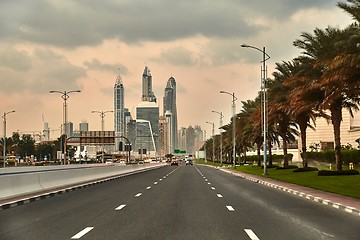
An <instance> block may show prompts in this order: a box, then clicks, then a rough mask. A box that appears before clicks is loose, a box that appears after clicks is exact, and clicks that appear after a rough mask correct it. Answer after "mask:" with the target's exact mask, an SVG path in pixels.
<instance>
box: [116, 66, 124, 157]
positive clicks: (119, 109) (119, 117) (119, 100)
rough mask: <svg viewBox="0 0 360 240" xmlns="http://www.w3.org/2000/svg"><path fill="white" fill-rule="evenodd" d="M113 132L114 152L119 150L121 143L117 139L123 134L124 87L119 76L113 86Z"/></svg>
mask: <svg viewBox="0 0 360 240" xmlns="http://www.w3.org/2000/svg"><path fill="white" fill-rule="evenodd" d="M114 131H115V137H116V138H115V151H118V150H119V143H120V142H121V141H123V140H122V139H120V138H118V137H120V136H124V134H125V117H124V85H123V83H122V79H121V76H120V73H119V75H118V76H117V78H116V81H115V85H114Z"/></svg>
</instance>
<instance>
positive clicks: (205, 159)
mask: <svg viewBox="0 0 360 240" xmlns="http://www.w3.org/2000/svg"><path fill="white" fill-rule="evenodd" d="M204 154H205V164H206V163H207V158H206V130H204Z"/></svg>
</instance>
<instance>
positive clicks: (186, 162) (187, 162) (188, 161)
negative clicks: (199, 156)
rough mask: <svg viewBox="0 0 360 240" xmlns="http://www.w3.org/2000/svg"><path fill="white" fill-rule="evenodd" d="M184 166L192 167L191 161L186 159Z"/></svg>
mask: <svg viewBox="0 0 360 240" xmlns="http://www.w3.org/2000/svg"><path fill="white" fill-rule="evenodd" d="M185 164H186V165H193V162H192V160H191V159H186V160H185Z"/></svg>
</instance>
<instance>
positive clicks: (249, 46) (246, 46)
mask: <svg viewBox="0 0 360 240" xmlns="http://www.w3.org/2000/svg"><path fill="white" fill-rule="evenodd" d="M240 46H241V47H245V48H252V49H255V50H258V51H259V52H262V53H263V54H265V55H266V57H267V58H266V59H264V60H263V61H261V62H266V61H267V60H269V59H270V56H269V54H267V53H266V52H265V51H264V50H261V49H260V48H257V47H254V46H251V45H248V44H241V45H240ZM264 49H265V48H264Z"/></svg>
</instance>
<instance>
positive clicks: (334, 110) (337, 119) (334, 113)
mask: <svg viewBox="0 0 360 240" xmlns="http://www.w3.org/2000/svg"><path fill="white" fill-rule="evenodd" d="M330 110H331V122H332V124H333V128H334V140H335V159H336V170H337V171H342V164H343V163H342V156H341V141H340V125H341V121H342V112H341V110H342V106H341V104H334V105H333V106H332V107H331V109H330Z"/></svg>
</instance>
